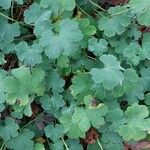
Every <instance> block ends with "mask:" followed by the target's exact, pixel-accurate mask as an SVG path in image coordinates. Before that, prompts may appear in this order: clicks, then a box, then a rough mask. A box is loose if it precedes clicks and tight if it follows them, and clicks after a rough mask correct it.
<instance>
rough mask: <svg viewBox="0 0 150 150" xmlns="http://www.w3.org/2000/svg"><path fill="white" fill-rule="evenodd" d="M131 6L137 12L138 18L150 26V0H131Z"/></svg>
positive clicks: (142, 23) (141, 22)
mask: <svg viewBox="0 0 150 150" xmlns="http://www.w3.org/2000/svg"><path fill="white" fill-rule="evenodd" d="M129 6H130V8H131V9H132V10H133V11H134V12H135V13H137V19H138V21H139V23H140V24H141V25H145V26H150V17H149V15H148V14H149V13H150V0H143V1H140V0H130V2H129Z"/></svg>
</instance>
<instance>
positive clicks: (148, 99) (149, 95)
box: [144, 93, 150, 105]
mask: <svg viewBox="0 0 150 150" xmlns="http://www.w3.org/2000/svg"><path fill="white" fill-rule="evenodd" d="M144 102H145V104H146V105H150V93H147V94H146V95H145V99H144Z"/></svg>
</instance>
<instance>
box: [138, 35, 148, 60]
mask: <svg viewBox="0 0 150 150" xmlns="http://www.w3.org/2000/svg"><path fill="white" fill-rule="evenodd" d="M149 41H150V33H145V34H143V40H142V51H141V53H140V57H141V59H142V60H145V59H148V60H150V49H149V47H150V42H149Z"/></svg>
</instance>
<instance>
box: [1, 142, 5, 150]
mask: <svg viewBox="0 0 150 150" xmlns="http://www.w3.org/2000/svg"><path fill="white" fill-rule="evenodd" d="M0 150H5V142H3V144H2V146H1V148H0Z"/></svg>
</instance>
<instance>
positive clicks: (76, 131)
mask: <svg viewBox="0 0 150 150" xmlns="http://www.w3.org/2000/svg"><path fill="white" fill-rule="evenodd" d="M59 121H60V123H61V124H62V125H63V127H64V129H65V132H67V135H68V137H69V138H76V139H77V138H79V137H85V132H84V131H82V130H81V129H80V128H79V126H78V125H77V124H75V123H73V122H72V116H71V115H70V114H69V115H62V116H61V117H60V118H59Z"/></svg>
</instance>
